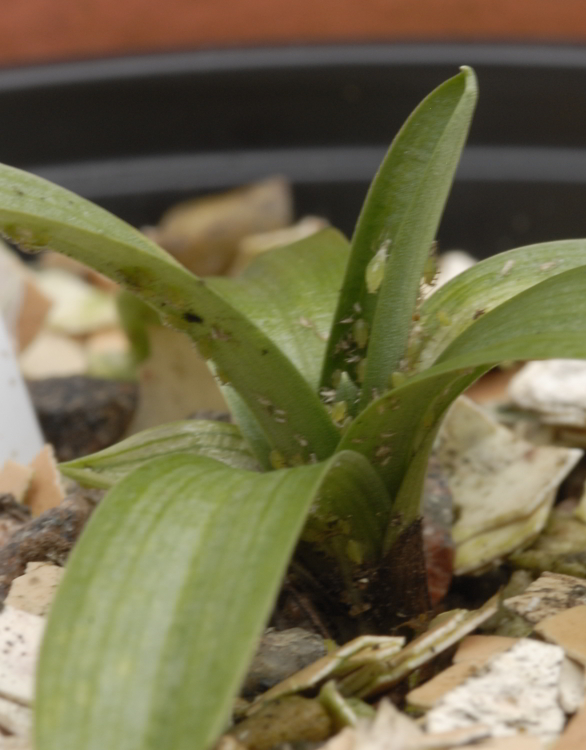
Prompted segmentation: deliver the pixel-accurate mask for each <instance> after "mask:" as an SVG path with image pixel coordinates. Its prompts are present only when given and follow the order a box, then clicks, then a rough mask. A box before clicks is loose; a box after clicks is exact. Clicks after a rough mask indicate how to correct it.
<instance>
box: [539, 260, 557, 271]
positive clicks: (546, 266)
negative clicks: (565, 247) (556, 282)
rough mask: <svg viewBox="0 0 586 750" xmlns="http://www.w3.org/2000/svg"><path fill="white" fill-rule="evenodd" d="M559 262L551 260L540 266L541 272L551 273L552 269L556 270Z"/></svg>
mask: <svg viewBox="0 0 586 750" xmlns="http://www.w3.org/2000/svg"><path fill="white" fill-rule="evenodd" d="M557 264H558V262H557V260H550V261H549V262H547V263H542V264H541V265H540V266H539V270H540V271H551V269H552V268H555V267H556V266H557Z"/></svg>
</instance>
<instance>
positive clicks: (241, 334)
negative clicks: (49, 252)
mask: <svg viewBox="0 0 586 750" xmlns="http://www.w3.org/2000/svg"><path fill="white" fill-rule="evenodd" d="M0 232H1V233H2V234H4V235H5V236H7V237H8V238H9V239H10V240H12V241H13V242H16V243H17V244H19V245H20V246H21V247H25V248H28V249H33V250H39V249H43V248H45V247H50V248H52V249H54V250H58V251H60V252H62V253H64V254H65V255H69V256H70V257H72V258H75V259H76V260H80V261H82V262H83V263H86V264H87V265H89V266H92V267H93V268H96V269H97V270H98V271H100V272H102V273H104V274H105V275H107V276H109V277H110V278H112V279H114V280H115V281H118V282H119V283H120V284H122V285H123V286H124V287H126V288H127V289H129V290H130V291H132V292H135V293H136V294H138V295H139V296H140V297H142V298H143V299H144V300H145V301H146V302H148V303H149V304H151V305H152V306H153V307H155V308H156V309H157V311H158V312H159V313H160V314H161V316H162V318H163V319H164V320H165V321H166V322H167V323H168V324H170V325H172V326H173V327H175V328H178V329H179V330H183V331H185V332H186V333H187V334H188V335H189V336H191V337H192V338H193V339H194V340H195V341H196V342H197V343H198V347H199V349H200V351H201V353H202V355H203V356H205V357H207V358H210V359H212V360H213V361H214V363H215V365H216V366H217V368H218V370H219V371H220V372H221V376H222V378H223V379H224V380H227V381H229V382H230V383H231V384H232V385H233V387H234V388H235V389H236V390H237V391H238V393H239V394H240V396H241V397H242V398H243V399H244V401H245V402H246V404H247V406H248V408H249V409H250V411H251V412H252V413H253V414H254V416H255V418H256V419H257V421H258V423H259V425H260V426H261V428H262V430H263V432H264V433H265V435H266V436H267V438H268V440H269V442H270V444H271V445H272V447H273V448H275V449H277V450H278V451H279V452H280V453H281V454H282V455H283V456H284V457H285V458H286V459H288V458H292V457H297V456H298V455H299V454H300V453H301V454H302V456H303V457H305V458H308V456H309V455H310V454H311V453H315V454H316V455H317V456H318V458H324V457H326V456H328V455H330V454H331V452H332V450H333V449H334V447H335V445H336V443H337V441H338V433H337V430H336V428H335V426H334V425H333V423H332V421H331V419H330V418H329V415H328V413H327V411H326V409H325V408H324V407H323V405H322V403H321V401H320V400H319V398H318V397H317V395H316V394H315V393H314V392H312V390H311V389H310V388H309V387H308V385H307V382H306V381H305V379H304V378H303V376H302V375H301V374H300V373H299V372H298V371H297V370H296V369H295V367H293V365H292V364H291V362H290V361H289V360H288V359H287V357H286V356H285V355H284V354H283V353H282V352H281V351H280V349H279V348H278V347H277V346H275V344H273V342H272V341H271V340H270V339H269V338H268V337H267V336H266V335H265V334H264V333H262V332H261V331H260V330H259V329H258V328H257V327H256V326H255V325H254V324H253V323H252V322H251V321H249V320H248V319H247V318H246V317H244V316H243V315H242V314H241V313H240V312H238V311H237V310H236V309H235V308H234V307H232V306H231V305H230V303H229V302H228V301H226V300H225V299H224V298H223V297H222V296H221V295H219V294H218V293H217V292H216V291H214V290H213V289H212V288H211V287H210V286H209V285H208V283H207V282H206V281H204V280H202V279H198V278H197V277H196V276H194V275H193V274H191V273H190V272H189V271H188V270H187V269H185V268H184V267H183V266H181V265H180V264H179V263H178V262H177V261H175V260H174V259H173V258H172V257H171V256H169V255H168V254H167V253H165V252H164V251H163V250H161V249H160V248H158V247H157V246H156V245H155V244H154V243H152V242H150V241H149V240H148V239H147V238H146V237H145V236H144V235H142V234H141V233H140V232H138V231H136V230H135V229H133V228H132V227H130V226H129V225H128V224H125V223H124V222H123V221H120V220H119V219H117V218H116V217H114V216H112V215H111V214H109V213H108V212H107V211H104V210H103V209H101V208H99V207H98V206H95V205H93V204H92V203H90V202H89V201H86V200H84V199H83V198H80V197H78V196H76V195H74V194H73V193H70V192H69V191H67V190H64V189H63V188H60V187H57V186H56V185H52V184H51V183H50V182H47V181H46V180H43V179H41V178H39V177H35V176H34V175H31V174H27V173H26V172H22V171H20V170H18V169H14V168H12V167H7V166H0ZM277 409H278V410H280V411H282V412H285V414H286V415H287V421H286V422H282V421H276V420H275V415H274V412H275V410H277ZM296 433H298V434H300V435H303V437H304V438H305V440H306V441H307V446H306V447H303V448H302V449H301V450H300V446H299V443H298V442H297V441H296V440H295V438H294V437H293V436H294V434H296Z"/></svg>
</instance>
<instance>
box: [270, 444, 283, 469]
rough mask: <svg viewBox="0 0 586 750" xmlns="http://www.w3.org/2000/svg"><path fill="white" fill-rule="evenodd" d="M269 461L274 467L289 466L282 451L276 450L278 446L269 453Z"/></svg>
mask: <svg viewBox="0 0 586 750" xmlns="http://www.w3.org/2000/svg"><path fill="white" fill-rule="evenodd" d="M269 461H270V464H271V466H272V467H273V469H286V468H287V462H286V461H285V456H284V455H283V454H282V453H281V452H280V451H278V450H276V448H273V450H272V451H271V452H270V453H269Z"/></svg>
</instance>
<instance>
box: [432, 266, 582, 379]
mask: <svg viewBox="0 0 586 750" xmlns="http://www.w3.org/2000/svg"><path fill="white" fill-rule="evenodd" d="M585 326H586V266H580V267H577V268H572V269H571V270H569V271H564V272H562V273H560V274H558V275H556V276H554V277H553V278H549V279H546V280H545V281H542V282H541V283H539V284H536V285H535V286H532V287H530V288H529V289H526V290H525V291H524V292H521V293H520V294H518V295H517V296H515V297H513V298H512V299H510V300H508V301H507V302H504V303H503V304H501V305H499V306H498V307H495V308H494V309H493V310H492V311H491V312H489V313H486V315H483V316H482V317H480V318H479V319H478V320H476V321H475V322H474V323H473V324H472V325H470V326H469V327H468V328H467V329H466V330H465V331H464V332H463V333H461V334H460V335H459V336H458V337H457V338H456V339H454V340H453V341H452V342H451V343H450V344H449V345H448V346H447V347H446V348H445V349H444V350H443V352H442V354H441V355H440V356H439V357H438V359H437V360H436V363H435V365H434V366H433V367H432V368H430V369H429V370H427V371H426V373H422V374H423V375H425V374H428V375H430V374H431V375H433V374H435V373H440V372H446V371H449V370H455V369H457V368H460V367H478V366H479V365H488V364H491V363H492V364H496V363H498V362H502V361H504V360H514V359H548V358H551V357H568V358H577V359H578V358H582V357H584V358H586V335H585Z"/></svg>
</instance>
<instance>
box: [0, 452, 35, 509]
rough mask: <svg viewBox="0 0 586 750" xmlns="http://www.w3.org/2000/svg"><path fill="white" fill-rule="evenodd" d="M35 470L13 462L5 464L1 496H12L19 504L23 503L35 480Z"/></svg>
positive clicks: (0, 473)
mask: <svg viewBox="0 0 586 750" xmlns="http://www.w3.org/2000/svg"><path fill="white" fill-rule="evenodd" d="M33 474H34V470H33V469H32V468H31V467H30V466H23V465H22V464H19V463H17V462H16V461H12V460H11V459H10V458H9V459H7V460H6V461H5V462H4V466H3V467H2V470H1V471H0V494H7V495H12V497H13V498H14V499H15V500H16V502H17V503H22V502H23V500H24V498H25V495H26V493H27V490H28V489H29V487H30V484H31V482H32V479H33Z"/></svg>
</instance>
